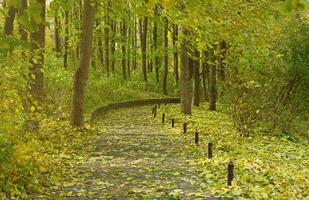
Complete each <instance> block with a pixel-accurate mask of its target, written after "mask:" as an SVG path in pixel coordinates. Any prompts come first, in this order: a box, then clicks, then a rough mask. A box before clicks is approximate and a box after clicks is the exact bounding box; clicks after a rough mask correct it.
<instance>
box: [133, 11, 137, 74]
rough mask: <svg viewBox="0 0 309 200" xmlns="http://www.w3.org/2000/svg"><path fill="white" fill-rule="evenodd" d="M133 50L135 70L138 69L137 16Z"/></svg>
mask: <svg viewBox="0 0 309 200" xmlns="http://www.w3.org/2000/svg"><path fill="white" fill-rule="evenodd" d="M133 44H134V45H133V50H134V59H133V69H134V70H135V69H136V68H137V19H136V15H134V42H133Z"/></svg>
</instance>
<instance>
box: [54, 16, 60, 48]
mask: <svg viewBox="0 0 309 200" xmlns="http://www.w3.org/2000/svg"><path fill="white" fill-rule="evenodd" d="M55 50H56V52H57V53H58V54H60V53H61V39H60V20H59V18H58V16H55Z"/></svg>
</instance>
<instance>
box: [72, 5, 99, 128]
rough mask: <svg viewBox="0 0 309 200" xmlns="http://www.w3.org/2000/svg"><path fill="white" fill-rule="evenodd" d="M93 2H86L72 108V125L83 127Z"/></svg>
mask: <svg viewBox="0 0 309 200" xmlns="http://www.w3.org/2000/svg"><path fill="white" fill-rule="evenodd" d="M93 3H94V2H93V1H91V0H85V1H84V13H83V29H82V30H83V32H82V38H81V43H80V44H81V49H82V51H81V59H80V63H79V67H78V68H77V70H76V72H75V76H74V86H73V98H72V108H71V124H72V125H73V126H82V125H83V123H84V98H85V89H86V83H87V76H88V70H89V62H90V57H91V48H92V37H93V34H92V33H93V28H94V21H95V8H94V6H93Z"/></svg>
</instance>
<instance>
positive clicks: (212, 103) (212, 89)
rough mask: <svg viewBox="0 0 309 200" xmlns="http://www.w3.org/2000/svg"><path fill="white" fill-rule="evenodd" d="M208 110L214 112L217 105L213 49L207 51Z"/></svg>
mask: <svg viewBox="0 0 309 200" xmlns="http://www.w3.org/2000/svg"><path fill="white" fill-rule="evenodd" d="M209 61H210V66H209V110H216V104H217V91H216V90H217V89H216V87H217V86H216V84H217V80H216V77H217V68H216V63H215V55H214V49H213V48H212V49H210V50H209Z"/></svg>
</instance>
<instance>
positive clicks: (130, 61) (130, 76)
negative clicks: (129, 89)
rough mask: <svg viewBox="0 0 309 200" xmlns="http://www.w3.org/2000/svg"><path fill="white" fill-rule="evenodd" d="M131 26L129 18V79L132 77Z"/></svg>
mask: <svg viewBox="0 0 309 200" xmlns="http://www.w3.org/2000/svg"><path fill="white" fill-rule="evenodd" d="M131 32H132V31H131V25H130V18H129V27H128V38H127V45H128V47H127V52H128V53H127V69H128V78H129V79H130V77H131V35H132V33H131Z"/></svg>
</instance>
